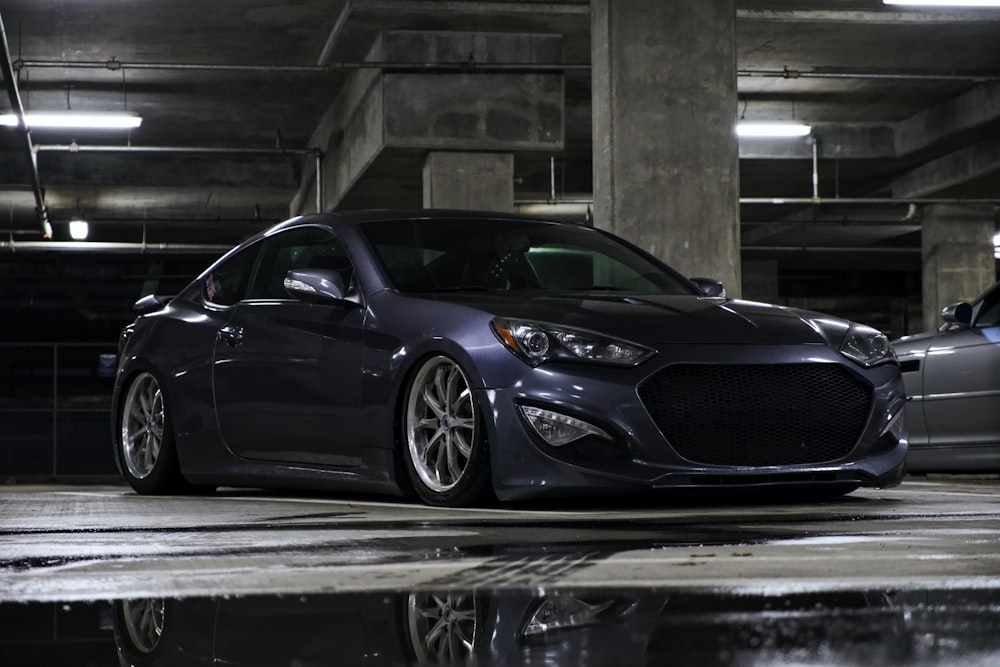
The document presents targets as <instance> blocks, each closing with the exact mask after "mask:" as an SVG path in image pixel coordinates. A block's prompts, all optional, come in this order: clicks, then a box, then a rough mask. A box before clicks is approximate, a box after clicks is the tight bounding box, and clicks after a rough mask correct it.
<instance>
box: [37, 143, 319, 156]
mask: <svg viewBox="0 0 1000 667" xmlns="http://www.w3.org/2000/svg"><path fill="white" fill-rule="evenodd" d="M35 149H36V150H37V151H39V152H44V153H50V152H61V153H196V154H205V155H284V154H288V155H313V154H317V153H319V149H316V148H226V147H217V146H131V145H129V146H102V145H81V144H75V143H74V144H41V145H39V146H36V147H35Z"/></svg>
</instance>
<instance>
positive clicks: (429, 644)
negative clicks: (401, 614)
mask: <svg viewBox="0 0 1000 667" xmlns="http://www.w3.org/2000/svg"><path fill="white" fill-rule="evenodd" d="M406 622H407V628H408V630H409V637H410V645H411V647H412V648H413V652H414V655H415V657H416V659H417V662H418V663H420V664H424V663H425V662H428V661H430V662H431V663H432V664H439V665H458V664H466V660H468V658H469V657H471V656H472V652H473V649H474V648H475V639H476V600H475V598H474V597H473V596H472V595H455V594H447V595H433V594H413V595H410V596H409V598H408V600H407V606H406Z"/></svg>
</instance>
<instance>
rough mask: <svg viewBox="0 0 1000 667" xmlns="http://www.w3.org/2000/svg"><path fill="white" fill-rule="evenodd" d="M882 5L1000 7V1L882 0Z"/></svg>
mask: <svg viewBox="0 0 1000 667" xmlns="http://www.w3.org/2000/svg"><path fill="white" fill-rule="evenodd" d="M882 3H883V4H886V5H915V6H919V7H1000V0H882Z"/></svg>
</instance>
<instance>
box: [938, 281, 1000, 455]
mask: <svg viewBox="0 0 1000 667" xmlns="http://www.w3.org/2000/svg"><path fill="white" fill-rule="evenodd" d="M923 364H924V369H923V393H924V417H925V419H926V423H927V432H928V436H929V440H930V442H932V443H934V444H935V445H944V444H967V445H972V444H986V443H994V444H996V443H998V442H1000V416H998V415H1000V287H995V288H994V289H992V290H991V291H990V292H987V293H986V294H985V295H984V296H983V298H982V299H980V300H979V302H978V303H976V304H975V306H974V310H973V320H972V324H971V326H968V327H964V328H954V329H952V330H950V331H944V332H942V333H941V334H939V335H938V336H937V337H936V338H935V339H934V341H933V343H932V344H931V345H930V347H928V349H927V354H926V356H925V357H924V361H923Z"/></svg>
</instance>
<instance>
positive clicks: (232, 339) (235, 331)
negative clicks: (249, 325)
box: [219, 326, 243, 347]
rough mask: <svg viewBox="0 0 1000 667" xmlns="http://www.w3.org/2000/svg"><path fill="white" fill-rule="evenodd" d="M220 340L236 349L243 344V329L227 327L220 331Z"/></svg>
mask: <svg viewBox="0 0 1000 667" xmlns="http://www.w3.org/2000/svg"><path fill="white" fill-rule="evenodd" d="M219 340H224V341H226V345H228V346H229V347H236V346H238V345H239V344H240V343H242V342H243V327H234V326H225V327H222V328H221V329H219Z"/></svg>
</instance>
